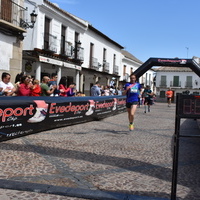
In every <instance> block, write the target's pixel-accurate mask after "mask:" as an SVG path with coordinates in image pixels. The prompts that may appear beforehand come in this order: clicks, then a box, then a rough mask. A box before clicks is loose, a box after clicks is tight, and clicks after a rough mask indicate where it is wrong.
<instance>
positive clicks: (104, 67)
mask: <svg viewBox="0 0 200 200" xmlns="http://www.w3.org/2000/svg"><path fill="white" fill-rule="evenodd" d="M109 65H110V64H109V63H108V62H106V61H104V62H103V72H106V73H109Z"/></svg>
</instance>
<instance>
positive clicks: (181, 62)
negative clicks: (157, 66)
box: [158, 58, 187, 65]
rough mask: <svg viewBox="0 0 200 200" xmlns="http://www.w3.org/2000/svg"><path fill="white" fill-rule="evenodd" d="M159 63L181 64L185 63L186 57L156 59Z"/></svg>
mask: <svg viewBox="0 0 200 200" xmlns="http://www.w3.org/2000/svg"><path fill="white" fill-rule="evenodd" d="M158 62H159V63H167V64H182V65H185V64H186V63H187V60H186V59H161V58H159V59H158Z"/></svg>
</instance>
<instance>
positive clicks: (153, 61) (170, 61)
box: [134, 58, 200, 79]
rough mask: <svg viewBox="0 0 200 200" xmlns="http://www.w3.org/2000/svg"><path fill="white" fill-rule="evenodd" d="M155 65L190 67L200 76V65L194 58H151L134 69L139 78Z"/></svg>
mask: <svg viewBox="0 0 200 200" xmlns="http://www.w3.org/2000/svg"><path fill="white" fill-rule="evenodd" d="M153 66H168V67H189V68H190V69H191V70H193V71H194V72H195V73H196V74H197V75H198V76H200V65H199V64H198V63H197V62H196V61H195V60H194V59H179V58H149V59H148V60H147V61H146V62H145V63H143V64H142V65H141V66H140V67H139V68H138V69H136V70H135V71H134V74H135V75H136V77H137V79H139V77H140V76H142V75H143V74H144V73H145V72H146V71H148V70H149V69H151V68H152V67H153Z"/></svg>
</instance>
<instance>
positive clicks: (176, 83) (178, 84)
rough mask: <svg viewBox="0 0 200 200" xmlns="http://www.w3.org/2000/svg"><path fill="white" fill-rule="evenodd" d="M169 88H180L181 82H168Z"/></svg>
mask: <svg viewBox="0 0 200 200" xmlns="http://www.w3.org/2000/svg"><path fill="white" fill-rule="evenodd" d="M170 87H181V81H179V82H177V81H170Z"/></svg>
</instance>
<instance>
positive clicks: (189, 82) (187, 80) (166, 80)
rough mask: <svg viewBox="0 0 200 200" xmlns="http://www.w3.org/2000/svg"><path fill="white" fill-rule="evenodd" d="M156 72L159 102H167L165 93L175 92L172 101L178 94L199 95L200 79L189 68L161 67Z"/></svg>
mask: <svg viewBox="0 0 200 200" xmlns="http://www.w3.org/2000/svg"><path fill="white" fill-rule="evenodd" d="M155 71H156V96H157V98H156V99H157V101H166V97H165V92H166V91H167V89H168V88H171V90H172V91H173V98H172V101H174V102H175V101H176V95H177V93H185V94H199V89H200V78H199V76H198V75H197V74H196V73H194V72H193V71H192V70H191V69H190V68H188V67H160V68H158V69H155Z"/></svg>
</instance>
